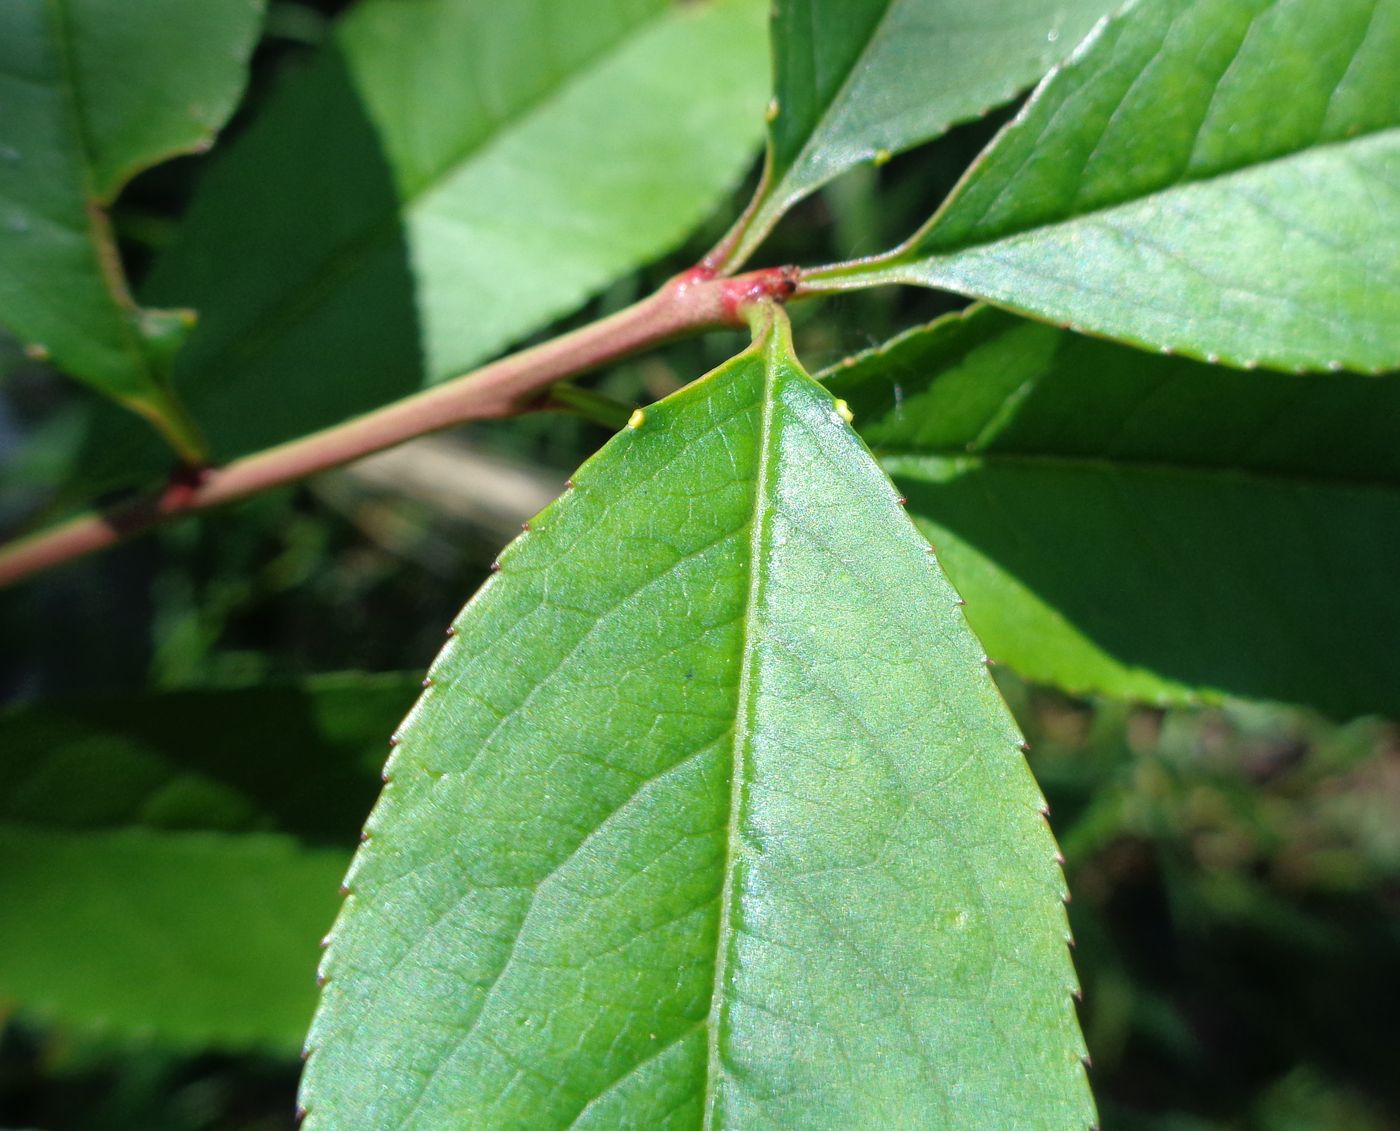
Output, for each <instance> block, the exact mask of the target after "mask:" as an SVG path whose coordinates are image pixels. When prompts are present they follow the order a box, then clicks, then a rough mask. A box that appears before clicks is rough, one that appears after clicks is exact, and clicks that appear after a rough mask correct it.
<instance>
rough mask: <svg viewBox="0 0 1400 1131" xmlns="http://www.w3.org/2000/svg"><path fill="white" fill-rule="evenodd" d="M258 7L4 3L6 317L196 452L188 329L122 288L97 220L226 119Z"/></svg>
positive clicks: (176, 2) (0, 30)
mask: <svg viewBox="0 0 1400 1131" xmlns="http://www.w3.org/2000/svg"><path fill="white" fill-rule="evenodd" d="M261 19H262V4H261V2H260V0H208V2H202V3H198V4H190V3H186V2H184V0H147V2H144V3H140V4H130V5H127V4H112V3H108V2H105V0H51V2H47V3H45V2H41V0H14V2H13V3H8V4H6V5H4V7H3V8H0V106H3V107H4V112H3V113H0V209H3V211H2V212H0V321H3V322H4V323H5V324H6V325H7V326H9V327H10V328H11V329H12V330H13V331H14V332H15V333H16V334H17V335H19V336H20V337H21V338H22V339H24V340H25V341H26V342H28V343H30V344H31V346H33V347H34V348H35V349H36V350H41V351H43V352H45V353H46V354H48V355H51V356H52V357H53V359H54V361H55V362H56V363H57V364H58V365H59V366H60V367H61V368H63V369H65V370H66V371H67V372H69V373H71V374H72V375H73V376H74V377H78V378H81V379H82V380H84V381H86V382H87V383H88V384H90V385H91V386H93V387H94V388H96V389H98V390H99V391H101V392H103V393H106V394H108V395H109V396H112V397H114V398H116V399H117V400H119V401H121V402H122V403H124V404H126V405H127V406H128V407H131V408H134V409H136V410H137V411H138V412H141V413H142V414H143V415H146V416H148V417H151V418H153V420H154V421H155V422H156V423H158V424H159V425H160V426H161V427H162V428H163V430H165V431H166V432H167V435H169V436H171V438H172V439H174V440H176V441H177V443H180V442H183V443H185V444H192V443H193V442H194V441H193V438H192V436H191V435H190V434H189V432H188V429H187V427H186V426H185V425H184V424H183V421H182V418H181V416H180V412H179V409H178V408H177V407H176V406H175V404H174V402H173V401H172V400H171V398H170V396H169V393H168V390H167V387H166V377H167V375H168V368H169V354H170V352H171V351H172V349H173V348H174V346H175V345H176V344H178V341H179V339H180V338H181V337H182V336H183V334H184V331H185V329H186V328H187V327H186V326H185V325H184V324H183V322H182V320H181V319H179V318H178V317H176V316H174V315H170V314H163V313H161V312H156V311H141V310H139V309H138V308H137V306H136V304H135V303H134V301H133V300H132V298H131V295H130V294H129V293H128V291H127V287H126V282H125V279H124V277H123V275H122V270H121V266H120V263H119V260H118V257H117V248H116V243H115V241H114V239H113V237H112V233H111V230H110V228H109V225H108V222H107V218H106V215H105V212H104V209H105V208H106V206H107V205H109V204H110V203H111V202H112V200H113V198H114V197H115V196H116V194H117V192H118V190H119V189H120V188H121V187H122V185H124V184H125V183H126V182H127V181H128V180H129V179H130V178H131V177H132V176H134V175H135V174H136V173H137V172H139V171H140V170H142V169H144V168H146V167H147V166H150V165H153V164H155V163H157V162H159V161H161V160H164V159H165V158H168V157H172V156H174V155H175V154H177V153H184V152H189V151H191V150H196V149H200V148H202V147H204V146H206V145H207V144H208V143H209V141H210V139H211V138H212V137H213V135H214V133H215V131H216V130H218V128H219V127H220V126H221V125H223V123H224V120H225V119H226V118H227V117H228V115H229V114H230V113H231V112H232V110H233V107H234V104H235V102H236V101H237V99H238V96H239V94H240V93H241V92H242V89H243V83H244V80H245V79H246V77H247V73H246V72H247V69H246V64H247V59H248V55H249V53H250V52H251V51H252V48H253V43H254V42H255V40H256V39H257V33H258V28H259V26H260V24H261Z"/></svg>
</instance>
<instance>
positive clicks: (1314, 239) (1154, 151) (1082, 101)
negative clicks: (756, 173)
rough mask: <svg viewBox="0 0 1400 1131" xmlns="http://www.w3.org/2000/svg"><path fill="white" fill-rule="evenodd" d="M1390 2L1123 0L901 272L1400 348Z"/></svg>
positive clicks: (1395, 14)
mask: <svg viewBox="0 0 1400 1131" xmlns="http://www.w3.org/2000/svg"><path fill="white" fill-rule="evenodd" d="M1397 59H1400V0H1335V2H1332V3H1327V4H1319V3H1316V2H1315V0H1140V2H1137V3H1133V4H1129V5H1128V6H1127V7H1126V8H1124V9H1123V11H1122V12H1121V13H1119V14H1118V15H1117V16H1116V17H1114V18H1113V19H1112V20H1110V21H1109V22H1108V23H1107V24H1106V25H1105V26H1104V27H1102V28H1101V29H1100V31H1099V32H1098V34H1097V35H1095V36H1093V37H1091V39H1090V40H1089V41H1088V42H1086V44H1085V45H1084V46H1083V47H1082V48H1081V49H1080V50H1078V51H1077V52H1076V53H1075V54H1074V56H1073V57H1072V58H1071V59H1070V60H1069V61H1068V62H1067V63H1065V64H1064V65H1063V66H1062V67H1060V68H1058V69H1057V70H1056V71H1054V72H1052V73H1051V75H1050V76H1049V77H1048V78H1047V79H1046V81H1045V82H1044V84H1043V85H1042V86H1041V87H1040V89H1039V90H1038V91H1037V92H1036V94H1035V96H1034V97H1033V98H1032V99H1031V101H1030V103H1029V104H1028V105H1027V106H1026V108H1025V109H1024V110H1023V111H1022V113H1021V114H1019V115H1018V116H1017V118H1016V120H1015V121H1014V122H1013V123H1012V124H1011V125H1009V126H1008V127H1007V128H1006V129H1005V130H1004V131H1003V132H1002V134H1001V135H1000V136H999V137H998V138H997V140H996V141H995V142H994V143H993V144H992V145H991V147H990V148H989V149H988V150H987V152H986V153H985V154H984V155H983V157H982V158H981V159H980V160H979V162H978V163H977V164H976V165H975V166H974V167H973V169H972V170H971V172H969V174H968V175H967V176H966V177H965V178H964V180H963V182H962V184H961V185H960V186H959V187H958V189H957V190H956V191H955V192H954V194H953V195H952V197H950V198H949V200H948V201H947V203H946V204H945V205H944V206H943V207H942V208H941V209H940V210H939V211H938V213H937V214H936V215H935V216H934V218H933V219H932V220H931V221H930V222H929V224H928V225H927V226H926V227H925V228H924V229H923V230H922V231H920V232H919V233H918V234H917V235H916V236H915V237H914V238H913V239H912V240H911V241H910V242H909V243H908V244H907V245H905V246H904V247H903V248H900V249H898V250H896V251H895V252H893V253H891V255H890V256H887V257H880V258H878V259H876V260H873V261H870V262H868V263H865V264H860V265H856V266H854V267H850V268H838V269H836V270H835V271H833V272H832V273H831V275H830V276H829V277H828V278H827V280H826V282H825V283H824V284H822V285H830V286H832V287H842V286H851V285H868V284H870V283H872V282H905V283H920V284H923V285H926V286H933V287H942V288H946V289H949V290H955V291H960V292H962V293H964V294H969V295H974V296H977V297H981V298H986V299H990V300H992V301H993V302H996V303H998V304H1000V305H1004V306H1007V307H1010V308H1012V309H1015V310H1020V311H1023V312H1026V313H1030V314H1034V315H1036V316H1038V317H1041V318H1045V319H1048V320H1051V321H1054V322H1058V323H1066V324H1070V325H1073V326H1075V327H1078V328H1082V329H1085V330H1089V331H1092V332H1094V333H1097V334H1104V335H1108V336H1110V337H1115V338H1120V339H1122V340H1123V341H1126V342H1129V343H1132V344H1135V345H1141V346H1149V347H1152V348H1160V349H1164V350H1176V351H1179V352H1182V353H1186V354H1189V355H1191V356H1193V357H1199V358H1204V359H1207V360H1217V359H1218V360H1223V361H1228V362H1230V363H1232V364H1242V365H1246V366H1252V365H1255V364H1262V365H1268V366H1271V367H1275V368H1283V369H1327V368H1337V369H1341V368H1348V369H1357V370H1361V371H1381V370H1385V369H1391V368H1394V367H1396V366H1400V316H1397V312H1400V272H1398V271H1397V267H1396V265H1397V264H1400V82H1397V81H1396V77H1395V76H1396V60H1397Z"/></svg>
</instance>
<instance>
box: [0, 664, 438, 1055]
mask: <svg viewBox="0 0 1400 1131" xmlns="http://www.w3.org/2000/svg"><path fill="white" fill-rule="evenodd" d="M416 684H417V680H408V679H405V678H403V677H399V676H390V677H374V678H365V677H358V676H350V677H337V678H328V679H322V680H319V681H316V682H314V683H313V684H311V685H309V686H307V687H286V688H258V689H253V690H248V691H210V692H175V693H169V694H164V695H160V694H153V695H148V696H144V697H131V698H125V699H121V700H104V701H91V702H74V703H65V704H62V705H54V706H48V707H23V708H18V709H15V710H12V711H10V712H8V713H6V714H4V715H0V773H3V776H4V780H5V783H6V785H5V789H4V790H3V791H0V860H3V863H4V866H3V868H0V1000H3V1001H4V1002H5V1003H6V1004H7V1006H11V1007H15V1008H18V1009H19V1010H20V1011H21V1013H22V1014H24V1015H26V1016H35V1017H40V1018H43V1019H45V1020H48V1021H52V1022H56V1023H58V1024H61V1025H73V1026H77V1027H80V1028H83V1029H87V1030H98V1031H105V1032H110V1033H113V1034H118V1035H121V1036H125V1037H151V1038H154V1039H157V1040H159V1041H161V1042H163V1043H174V1044H192V1045H200V1046H219V1047H246V1046H257V1047H262V1048H267V1049H271V1050H275V1051H277V1052H280V1053H290V1052H294V1051H295V1050H296V1048H297V1047H298V1045H299V1043H300V1041H301V1039H302V1035H303V1033H304V1031H305V1027H306V1023H307V1020H308V1018H309V1017H310V1016H311V1010H312V1006H313V1004H314V999H315V987H314V984H313V980H312V975H313V973H314V970H315V965H316V960H317V956H318V950H317V945H316V944H317V940H318V939H319V938H320V936H321V935H322V934H324V933H325V924H326V919H327V917H328V916H330V915H332V914H333V913H334V908H335V904H336V899H337V897H336V887H337V885H338V884H339V882H340V878H341V876H342V875H343V873H344V869H345V864H346V861H347V859H348V850H347V847H346V846H348V845H350V844H352V843H353V842H354V838H355V833H356V830H357V829H358V826H359V821H360V818H361V817H362V815H363V813H364V811H365V808H366V807H367V806H368V804H369V802H370V799H372V797H373V795H374V787H375V786H376V785H377V783H378V775H377V773H376V772H375V766H376V765H377V763H378V762H379V760H380V758H381V755H382V751H383V749H384V741H385V736H386V735H387V734H388V733H389V731H390V729H391V728H392V726H393V724H394V721H395V720H396V718H397V717H398V715H399V714H401V713H402V710H403V704H404V703H405V702H407V701H411V699H412V694H413V691H412V688H413V687H415V686H416Z"/></svg>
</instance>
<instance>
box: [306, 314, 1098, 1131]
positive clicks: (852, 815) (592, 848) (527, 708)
mask: <svg viewBox="0 0 1400 1131" xmlns="http://www.w3.org/2000/svg"><path fill="white" fill-rule="evenodd" d="M500 564H501V568H500V571H499V573H497V574H496V576H495V577H494V578H493V579H492V580H491V581H490V582H489V583H488V584H487V585H486V586H485V588H483V589H482V591H481V592H480V593H479V594H478V595H477V596H476V597H475V598H474V599H473V601H472V602H471V603H470V604H469V605H468V606H467V608H466V610H465V611H464V612H463V613H462V615H461V617H460V618H459V619H458V621H457V623H456V626H455V630H456V631H455V636H454V637H453V639H452V640H451V641H450V642H449V644H448V646H447V648H446V649H445V651H444V652H443V654H442V655H441V656H440V657H439V658H438V660H437V662H436V663H435V664H434V666H433V668H432V671H431V678H432V681H433V684H432V687H431V689H430V690H429V691H428V692H427V693H426V694H425V696H424V698H423V699H422V700H420V702H419V704H418V705H417V707H415V708H414V710H413V712H412V713H411V714H410V716H409V718H408V720H407V721H406V722H405V724H404V726H403V728H402V729H401V731H400V732H399V737H400V743H399V746H398V748H397V750H396V751H395V753H394V755H393V757H392V758H391V759H390V763H389V766H388V771H387V772H388V775H389V778H390V780H389V784H388V786H387V787H386V789H385V792H384V793H383V795H382V796H381V798H380V801H379V804H378V806H377V807H376V809H375V810H374V812H373V814H372V815H371V817H370V820H369V822H368V823H367V825H366V833H367V835H368V837H369V840H368V843H367V844H366V845H365V846H364V847H362V848H361V850H360V852H359V854H358V855H357V857H356V861H355V864H354V866H353V867H352V869H351V872H350V875H349V877H348V879H347V885H348V887H349V889H350V894H349V896H348V898H347V901H346V905H345V908H344V910H343V911H342V914H341V917H340V919H339V920H338V922H337V924H336V926H335V928H334V929H333V931H332V936H331V943H330V948H329V950H328V951H327V955H326V959H325V961H324V963H323V967H322V973H323V976H324V977H326V978H327V979H328V983H327V986H326V989H325V991H324V995H323V998H322V1004H321V1008H320V1010H319V1012H318V1014H317V1020H316V1022H315V1024H314V1025H313V1027H312V1032H311V1035H310V1038H309V1041H308V1045H309V1048H310V1050H311V1054H310V1060H309V1062H308V1066H307V1071H306V1076H305V1079H304V1085H303V1094H302V1101H303V1103H304V1105H305V1106H306V1107H307V1108H308V1109H309V1114H308V1116H307V1121H306V1124H305V1126H306V1127H307V1129H308V1131H313V1129H320V1128H338V1127H345V1126H350V1125H352V1124H353V1125H354V1126H356V1127H363V1128H381V1127H396V1128H422V1129H427V1128H458V1127H473V1128H479V1129H481V1131H486V1129H488V1128H496V1127H523V1126H528V1127H531V1128H535V1129H540V1131H543V1129H546V1128H565V1127H571V1128H586V1127H587V1128H616V1127H646V1128H657V1129H673V1131H674V1129H680V1128H700V1127H702V1126H703V1127H706V1128H712V1129H718V1128H722V1127H727V1128H740V1127H742V1128H745V1129H746V1131H756V1129H759V1128H795V1127H802V1128H827V1127H830V1128H841V1129H843V1131H844V1129H847V1128H852V1127H939V1128H957V1127H988V1126H999V1127H1018V1128H1041V1127H1043V1128H1047V1129H1049V1128H1053V1129H1055V1131H1063V1129H1065V1128H1073V1127H1081V1128H1082V1127H1087V1126H1088V1124H1089V1123H1090V1122H1091V1121H1092V1116H1093V1111H1092V1104H1091V1101H1090V1098H1089V1093H1088V1089H1087V1086H1086V1082H1085V1077H1084V1073H1083V1070H1082V1067H1081V1064H1080V1055H1081V1052H1082V1046H1081V1041H1080V1036H1079V1033H1078V1029H1077V1026H1076V1022H1075V1016H1074V1008H1073V1004H1072V1002H1071V1000H1070V993H1071V990H1072V989H1073V986H1074V975H1073V971H1072V970H1071V968H1070V964H1069V960H1068V956H1067V952H1066V949H1065V938H1066V933H1067V932H1066V922H1065V917H1064V913H1063V908H1062V907H1061V902H1060V901H1061V897H1062V895H1063V889H1062V879H1061V876H1060V872H1059V869H1058V867H1057V865H1056V863H1055V849H1054V845H1053V843H1052V840H1051V836H1050V833H1049V830H1048V828H1047V826H1046V824H1045V822H1044V820H1043V819H1042V816H1041V813H1040V805H1041V802H1040V799H1039V796H1038V793H1037V790H1036V788H1035V785H1034V783H1033V781H1032V780H1031V778H1030V775H1029V772H1028V770H1027V768H1026V766H1025V763H1024V761H1023V759H1022V757H1021V754H1020V752H1019V749H1018V744H1019V741H1020V738H1019V735H1018V733H1017V731H1016V728H1015V725H1014V723H1013V722H1012V720H1011V717H1010V715H1009V714H1008V713H1007V711H1006V708H1005V706H1004V704H1003V703H1002V702H1001V700H1000V698H999V696H998V694H997V692H996V690H995V688H994V686H993V685H992V683H991V681H990V679H989V678H988V675H987V672H986V670H985V668H984V667H983V662H982V661H983V657H982V651H981V648H980V646H979V645H978V644H977V642H976V641H975V640H974V638H973V637H972V635H971V633H970V632H969V631H968V629H967V626H966V624H965V622H964V621H963V618H962V613H961V610H960V609H959V608H958V605H957V598H956V595H955V594H954V592H953V591H952V589H951V588H950V587H949V585H948V583H947V582H946V580H945V579H944V578H943V576H942V574H941V573H940V571H939V569H938V566H937V564H936V562H935V561H934V559H933V557H932V556H931V555H930V553H929V551H928V547H927V545H926V544H925V543H924V541H923V540H922V539H921V538H920V537H919V536H918V534H917V532H916V531H915V530H914V527H913V526H912V524H911V523H910V522H909V520H908V518H907V517H906V516H905V515H904V513H903V512H902V511H901V510H900V509H899V507H898V505H897V502H896V500H895V496H894V493H893V491H892V490H891V489H890V484H889V481H888V480H887V479H886V478H885V477H884V476H883V475H882V474H881V473H880V472H879V470H878V468H877V467H876V466H875V464H874V463H873V462H872V461H871V460H870V458H869V456H868V453H867V452H866V450H865V448H864V447H863V445H861V444H860V442H859V441H858V440H857V439H856V437H855V436H854V435H853V434H852V433H851V432H850V430H849V429H848V427H847V426H846V424H845V423H844V421H843V419H842V417H841V415H840V414H839V411H838V408H837V406H836V405H835V404H834V402H833V400H832V398H831V397H830V396H829V395H828V394H827V393H826V392H825V391H824V390H823V389H821V387H820V386H818V385H816V384H815V383H813V382H812V381H811V379H810V378H808V377H807V376H806V374H804V373H803V372H802V371H801V369H800V368H799V367H798V366H797V364H796V362H795V361H794V359H793V358H792V356H791V354H790V353H789V347H788V342H787V334H786V327H785V325H783V326H778V327H770V328H769V329H768V330H767V331H766V332H765V333H764V334H763V335H762V336H761V338H760V340H759V342H758V343H757V344H756V345H755V347H754V348H753V349H752V350H750V351H748V352H746V353H745V354H742V355H740V357H738V358H736V359H735V360H734V361H732V362H730V363H729V364H727V365H725V366H723V367H721V368H720V369H718V370H716V371H715V372H714V373H712V374H711V375H710V376H709V377H707V378H705V379H703V380H701V381H699V382H697V383H696V384H694V385H692V386H690V387H688V388H687V389H685V390H683V391H682V392H680V393H677V394H675V395H674V396H672V397H670V398H668V399H667V400H665V401H663V402H661V403H660V404H658V405H656V406H653V407H652V408H650V409H648V410H647V411H646V413H645V417H644V419H642V420H640V421H639V422H638V423H637V424H636V426H634V427H632V428H630V429H628V430H626V431H624V432H622V433H620V434H619V435H618V436H617V437H615V438H614V439H613V440H612V441H611V442H610V443H609V444H608V445H607V446H606V447H605V448H604V449H603V451H602V452H601V453H600V454H599V455H598V456H596V457H595V458H594V459H592V460H591V461H589V462H588V463H587V464H586V465H585V466H584V467H583V468H582V469H581V470H580V471H579V473H578V474H577V476H576V479H575V486H574V488H573V489H572V490H571V491H569V492H568V493H567V494H566V495H565V496H564V497H563V498H562V499H561V500H560V501H559V502H557V503H555V504H553V505H552V506H550V507H549V508H547V509H546V510H545V511H543V512H542V513H541V514H540V515H539V516H538V517H537V518H536V519H535V520H534V521H533V522H532V523H531V524H530V530H529V532H528V533H527V534H525V535H524V536H523V537H522V538H520V539H519V540H518V541H517V542H515V543H514V544H513V545H512V546H511V547H510V548H509V549H508V550H507V551H506V552H505V554H504V555H503V556H502V558H501V563H500Z"/></svg>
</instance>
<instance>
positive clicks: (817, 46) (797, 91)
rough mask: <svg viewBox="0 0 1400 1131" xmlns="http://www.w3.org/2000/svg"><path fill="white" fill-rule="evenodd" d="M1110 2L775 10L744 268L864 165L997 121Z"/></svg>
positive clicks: (814, 2) (814, 4)
mask: <svg viewBox="0 0 1400 1131" xmlns="http://www.w3.org/2000/svg"><path fill="white" fill-rule="evenodd" d="M1112 7H1113V5H1112V4H1111V3H1109V2H1108V0H1069V2H1067V3H1057V4H1053V5H1051V4H1046V3H1045V2H1044V0H982V2H981V3H976V4H968V3H966V2H965V0H782V2H781V3H778V4H775V5H774V6H773V18H772V39H773V71H774V82H773V97H774V101H773V109H772V110H770V114H771V115H772V121H771V124H770V125H769V129H768V135H769V163H768V176H767V180H766V181H765V183H764V187H763V192H762V195H761V197H760V199H759V202H758V203H757V205H756V206H755V209H754V213H753V216H752V217H751V219H750V220H749V222H748V223H747V224H746V226H745V228H744V233H743V238H742V239H741V240H740V242H739V243H738V244H737V245H736V247H735V249H734V253H733V259H735V260H743V259H746V258H748V256H749V255H750V254H751V253H752V252H753V250H754V248H755V247H756V246H757V244H758V243H759V241H760V240H762V238H763V237H764V236H765V235H766V234H767V232H768V230H769V229H770V228H771V227H772V226H773V224H774V223H775V222H776V221H777V219H778V217H780V216H781V215H782V214H783V213H784V212H786V211H787V210H788V209H789V208H791V207H792V206H793V205H794V204H795V203H797V201H799V200H801V199H802V198H803V197H804V196H807V195H809V194H810V193H812V192H814V191H816V190H817V189H819V188H820V187H821V186H822V185H824V184H826V183H827V182H828V181H830V180H831V179H832V178H834V177H836V176H838V175H840V174H841V173H843V172H845V171H846V170H847V169H849V168H851V167H852V166H854V165H858V164H860V163H861V162H862V161H871V160H875V161H883V160H886V159H888V158H889V157H890V156H892V155H893V154H896V153H901V152H903V151H904V150H906V149H910V148H912V147H913V146H916V145H919V144H920V143H922V142H925V141H929V140H931V139H933V138H935V137H937V136H938V135H939V134H941V133H943V132H944V131H945V130H947V129H948V128H949V127H950V126H953V125H955V124H957V123H958V122H961V121H966V120H968V119H969V118H975V117H977V116H979V115H981V114H985V113H986V112H987V111H988V110H990V109H991V108H992V107H993V106H996V105H998V104H1000V103H1002V102H1005V101H1007V100H1008V99H1009V98H1011V97H1013V96H1014V95H1015V94H1016V93H1017V92H1018V91H1020V90H1021V89H1023V88H1024V87H1027V86H1029V85H1030V84H1031V83H1033V82H1035V80H1036V79H1038V78H1040V76H1041V75H1043V74H1045V72H1046V70H1048V69H1049V67H1050V66H1051V64H1053V63H1055V62H1058V61H1059V60H1060V59H1061V58H1063V57H1064V56H1065V55H1066V54H1068V52H1069V50H1070V49H1071V48H1072V47H1073V46H1074V45H1075V43H1077V42H1078V41H1079V39H1080V38H1081V37H1082V36H1083V35H1084V34H1085V33H1086V32H1087V31H1088V30H1089V28H1090V27H1091V26H1092V24H1093V22H1094V20H1096V19H1097V18H1099V17H1100V16H1102V15H1103V14H1104V13H1105V12H1107V11H1109V10H1110V9H1111V8H1112Z"/></svg>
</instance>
